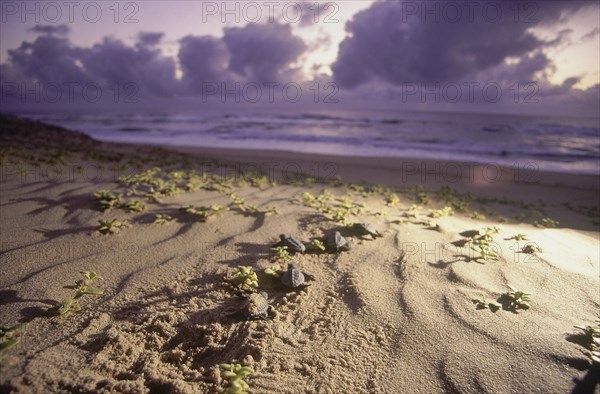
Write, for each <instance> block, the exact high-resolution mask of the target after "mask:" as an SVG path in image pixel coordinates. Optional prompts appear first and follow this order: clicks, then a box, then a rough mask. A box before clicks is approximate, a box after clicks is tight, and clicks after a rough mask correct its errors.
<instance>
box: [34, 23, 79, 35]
mask: <svg viewBox="0 0 600 394" xmlns="http://www.w3.org/2000/svg"><path fill="white" fill-rule="evenodd" d="M31 31H32V32H34V33H41V34H45V35H49V36H51V35H54V34H57V35H61V36H64V35H67V34H68V33H69V31H70V29H69V26H67V25H58V26H52V25H47V26H42V25H38V26H34V27H32V28H31Z"/></svg>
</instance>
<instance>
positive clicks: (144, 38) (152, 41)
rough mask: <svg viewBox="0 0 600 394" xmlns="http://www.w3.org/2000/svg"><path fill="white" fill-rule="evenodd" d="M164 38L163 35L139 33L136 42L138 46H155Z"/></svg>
mask: <svg viewBox="0 0 600 394" xmlns="http://www.w3.org/2000/svg"><path fill="white" fill-rule="evenodd" d="M164 36H165V33H160V32H141V33H139V34H138V41H139V43H140V44H144V45H148V46H154V45H157V44H158V43H159V42H160V41H161V40H162V38H163V37H164Z"/></svg>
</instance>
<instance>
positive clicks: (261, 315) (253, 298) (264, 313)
mask: <svg viewBox="0 0 600 394" xmlns="http://www.w3.org/2000/svg"><path fill="white" fill-rule="evenodd" d="M268 297H269V295H268V294H267V293H266V292H264V291H261V292H260V293H252V294H250V295H249V296H248V298H246V300H244V305H243V306H242V313H243V314H244V316H246V318H248V319H267V318H268V316H269V299H268Z"/></svg>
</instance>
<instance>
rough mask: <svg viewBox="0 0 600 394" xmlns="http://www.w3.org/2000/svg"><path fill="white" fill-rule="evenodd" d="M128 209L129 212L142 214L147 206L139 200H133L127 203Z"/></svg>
mask: <svg viewBox="0 0 600 394" xmlns="http://www.w3.org/2000/svg"><path fill="white" fill-rule="evenodd" d="M127 209H128V210H129V212H142V211H143V210H144V209H146V206H145V205H144V204H142V202H141V201H139V200H133V201H129V202H128V203H127Z"/></svg>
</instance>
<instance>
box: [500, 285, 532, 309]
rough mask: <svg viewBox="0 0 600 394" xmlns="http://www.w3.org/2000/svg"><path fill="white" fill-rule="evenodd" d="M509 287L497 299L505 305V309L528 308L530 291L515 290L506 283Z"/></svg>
mask: <svg viewBox="0 0 600 394" xmlns="http://www.w3.org/2000/svg"><path fill="white" fill-rule="evenodd" d="M506 286H508V288H509V289H510V290H509V291H507V292H506V293H504V294H502V295H501V296H500V299H499V301H500V302H501V303H502V304H503V305H505V307H506V309H508V310H512V311H515V312H516V311H517V309H525V310H526V309H529V308H530V307H531V305H530V304H531V293H527V292H525V291H521V290H517V289H516V288H514V287H513V286H511V285H508V284H507V285H506Z"/></svg>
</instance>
